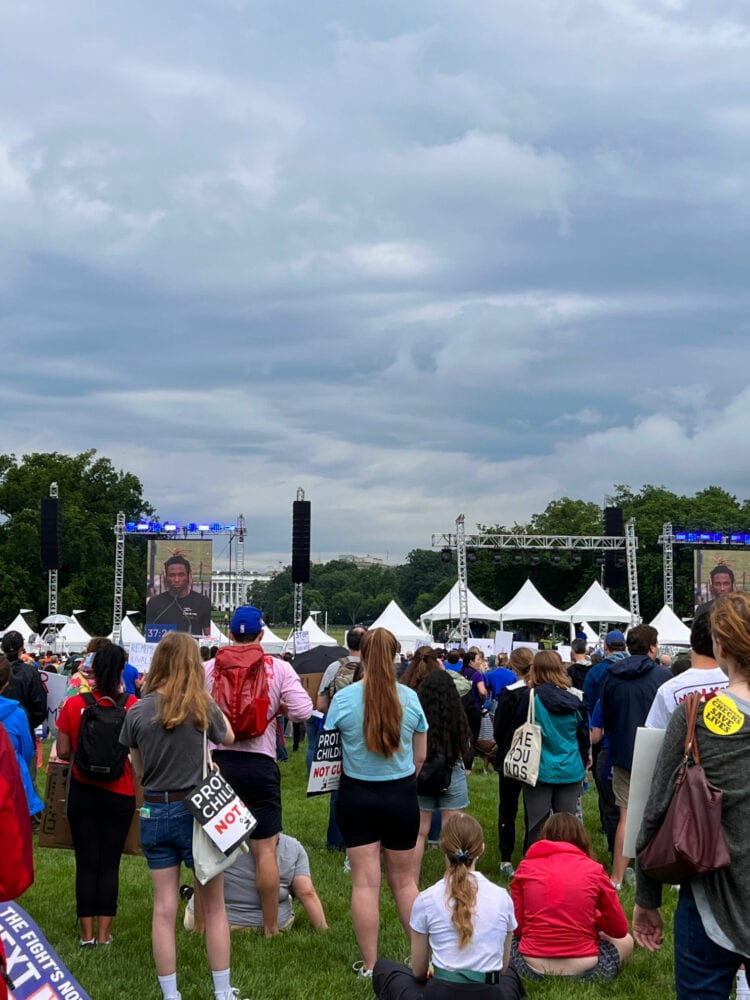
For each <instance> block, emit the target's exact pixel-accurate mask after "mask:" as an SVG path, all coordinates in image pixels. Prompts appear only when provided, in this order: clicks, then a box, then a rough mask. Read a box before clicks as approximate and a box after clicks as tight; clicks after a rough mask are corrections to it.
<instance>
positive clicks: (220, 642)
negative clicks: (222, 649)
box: [204, 620, 229, 646]
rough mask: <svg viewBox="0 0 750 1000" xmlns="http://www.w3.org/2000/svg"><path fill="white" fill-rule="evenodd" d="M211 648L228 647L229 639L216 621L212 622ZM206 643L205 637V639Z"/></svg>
mask: <svg viewBox="0 0 750 1000" xmlns="http://www.w3.org/2000/svg"><path fill="white" fill-rule="evenodd" d="M210 640H211V641H210V643H209V645H210V646H228V645H229V639H228V638H227V637H226V636H225V635H224V633H223V632H222V631H221V629H220V628H219V626H218V625H217V624H216V622H215V621H213V620H212V621H211V633H210ZM204 641H205V637H204Z"/></svg>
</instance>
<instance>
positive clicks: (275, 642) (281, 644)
mask: <svg viewBox="0 0 750 1000" xmlns="http://www.w3.org/2000/svg"><path fill="white" fill-rule="evenodd" d="M260 644H261V646H262V647H263V649H264V650H265V652H266V653H271V654H272V655H273V656H277V655H278V654H279V653H283V652H284V650H285V649H286V647H287V645H288V646H289V648H290V649H291V646H292V644H291V642H289V643H287V641H286V639H282V638H281V637H280V636H278V635H276V633H275V632H274V630H273V629H272V628H271V626H270V625H264V626H263V638H262V639H261V641H260Z"/></svg>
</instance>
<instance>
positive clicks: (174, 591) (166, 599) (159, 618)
mask: <svg viewBox="0 0 750 1000" xmlns="http://www.w3.org/2000/svg"><path fill="white" fill-rule="evenodd" d="M164 579H165V581H166V584H167V589H166V590H165V591H164V593H162V594H157V595H156V596H155V597H152V598H151V600H150V601H149V602H148V604H147V605H146V624H147V625H174V626H175V628H176V629H177V631H178V632H190V633H191V634H192V635H210V634H211V602H210V600H209V599H208V598H207V597H205V596H204V595H203V594H199V593H198V591H197V590H193V571H192V569H191V568H190V563H189V562H188V560H187V559H186V558H185V556H171V557H170V558H169V559H167V561H166V562H165V563H164Z"/></svg>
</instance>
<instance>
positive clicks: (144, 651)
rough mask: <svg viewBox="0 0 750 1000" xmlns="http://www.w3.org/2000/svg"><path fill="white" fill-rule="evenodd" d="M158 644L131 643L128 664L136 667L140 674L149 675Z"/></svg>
mask: <svg viewBox="0 0 750 1000" xmlns="http://www.w3.org/2000/svg"><path fill="white" fill-rule="evenodd" d="M157 645H158V643H155V642H131V643H130V649H129V651H128V663H129V664H130V665H131V667H135V669H136V670H137V671H138V673H139V674H147V673H148V672H149V669H150V668H151V660H152V659H153V656H154V653H155V652H156V647H157Z"/></svg>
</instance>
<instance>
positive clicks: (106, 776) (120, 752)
mask: <svg viewBox="0 0 750 1000" xmlns="http://www.w3.org/2000/svg"><path fill="white" fill-rule="evenodd" d="M81 697H82V698H83V700H84V701H85V702H86V707H85V708H84V710H83V712H82V713H81V728H80V730H79V732H78V747H77V748H76V754H75V766H76V767H77V768H78V770H79V771H80V772H81V774H82V775H84V777H86V778H92V779H94V780H95V781H117V779H118V778H120V777H122V772H123V770H124V768H125V761H126V760H127V758H128V748H127V747H126V746H123V745H122V743H120V730H121V729H122V724H123V722H124V721H125V706H126V705H127V703H128V694H127V692H125V693H124V694H121V695H120V697H119V698H118V699H117V701H114V699H112V698H107V697H105V698H102V702H107V701H108V702H109V703H110V704H109V705H104V704H100V703H99V702H98V701H97V700H96V698H95V697H94V696H93V695H92V694H88V693H87V694H83V695H81Z"/></svg>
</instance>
